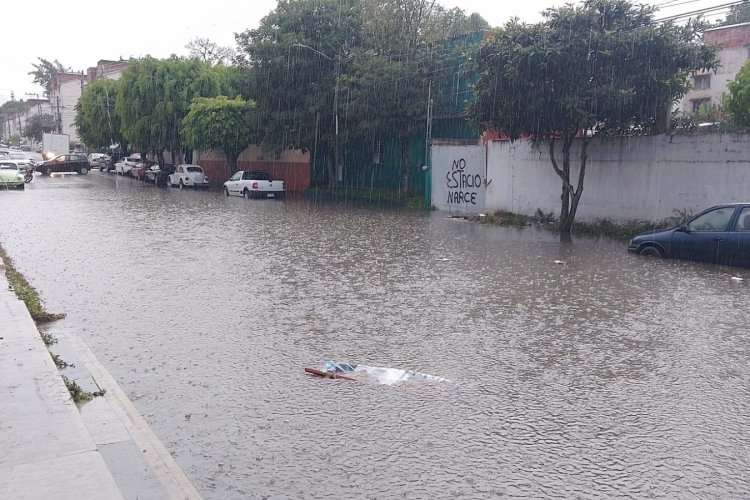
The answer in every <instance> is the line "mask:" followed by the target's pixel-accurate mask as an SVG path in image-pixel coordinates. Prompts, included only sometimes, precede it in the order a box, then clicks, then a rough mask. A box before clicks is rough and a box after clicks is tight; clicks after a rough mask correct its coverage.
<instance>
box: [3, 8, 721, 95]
mask: <svg viewBox="0 0 750 500" xmlns="http://www.w3.org/2000/svg"><path fill="white" fill-rule="evenodd" d="M729 1H731V0H645V1H644V2H643V3H647V4H651V5H657V6H660V8H661V9H662V11H661V12H663V13H664V15H665V16H666V15H671V14H679V13H684V12H690V11H694V10H697V9H701V8H706V7H710V6H715V5H721V4H726V3H728V2H729ZM438 3H440V4H442V5H443V6H444V7H446V8H453V7H459V8H461V9H463V10H464V11H465V12H466V13H467V14H469V13H472V12H477V13H479V14H480V15H481V16H482V17H484V18H485V19H486V20H487V21H488V22H489V23H490V25H492V26H502V25H503V24H505V22H507V21H508V20H509V19H510V18H512V17H518V18H519V19H520V20H521V21H524V22H537V21H540V20H541V19H542V17H541V14H540V13H541V12H542V11H543V10H544V9H546V8H549V7H559V6H561V5H563V4H565V3H566V2H565V1H564V0H563V1H560V0H524V1H521V2H518V3H516V2H504V1H501V0H438ZM574 3H575V2H574ZM275 7H276V0H244V1H243V0H212V1H210V2H189V1H188V2H173V1H163V0H162V1H159V0H151V1H147V0H129V1H128V2H106V1H104V2H102V1H101V0H69V1H68V2H59V1H52V0H37V1H35V2H33V4H26V3H25V2H19V1H10V2H4V5H3V8H2V14H0V16H2V20H3V23H2V25H3V27H2V31H1V32H2V37H1V38H0V39H2V50H0V103H2V102H5V101H7V100H9V99H10V94H11V91H13V93H14V95H15V98H16V99H17V100H18V99H28V98H34V97H36V96H37V95H38V96H40V97H41V94H42V92H43V89H42V88H41V87H39V86H38V85H35V84H33V83H32V82H31V80H32V77H31V76H30V75H29V74H28V73H29V72H30V71H32V70H33V69H34V68H33V66H32V64H33V63H36V62H38V59H37V58H38V57H42V58H44V59H48V60H50V61H54V60H55V59H57V60H59V61H60V62H61V63H62V64H63V65H65V66H68V67H70V68H72V69H73V70H74V71H84V72H85V71H86V69H87V68H88V67H91V66H95V65H96V62H97V61H99V60H100V59H110V60H112V59H114V60H117V59H120V58H124V59H128V58H131V57H142V56H145V55H151V56H154V57H159V58H161V57H169V56H170V55H171V54H177V55H187V52H188V51H187V49H185V44H187V42H188V41H189V40H190V39H192V38H195V37H201V38H208V39H210V40H211V41H213V42H215V43H218V44H219V45H225V46H231V47H234V46H235V43H234V33H236V32H242V31H244V30H246V29H252V28H255V27H257V26H258V24H259V23H260V20H261V19H262V18H263V17H264V16H265V15H267V14H268V13H269V12H270V11H272V10H273V9H274V8H275ZM657 17H662V16H661V14H660V15H659V16H657ZM718 17H722V18H723V15H719V16H715V17H714V18H713V19H716V18H718ZM34 94H36V95H34Z"/></svg>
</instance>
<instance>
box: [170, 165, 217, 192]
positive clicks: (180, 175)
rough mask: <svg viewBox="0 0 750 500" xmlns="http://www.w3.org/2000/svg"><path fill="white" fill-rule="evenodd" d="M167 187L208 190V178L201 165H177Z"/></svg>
mask: <svg viewBox="0 0 750 500" xmlns="http://www.w3.org/2000/svg"><path fill="white" fill-rule="evenodd" d="M167 186H168V187H174V186H178V187H179V188H180V189H182V188H187V187H195V188H208V177H206V174H205V173H204V172H203V168H201V166H200V165H191V164H182V165H177V168H176V169H175V171H174V173H172V174H169V176H168V177H167Z"/></svg>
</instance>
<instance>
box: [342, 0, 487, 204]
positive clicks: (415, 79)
mask: <svg viewBox="0 0 750 500" xmlns="http://www.w3.org/2000/svg"><path fill="white" fill-rule="evenodd" d="M362 24H363V28H362V29H363V37H362V38H363V41H362V44H361V46H360V47H359V48H358V50H357V51H356V52H355V55H354V58H353V64H352V66H353V70H352V76H351V78H350V79H349V81H348V87H349V88H350V93H351V96H352V97H351V98H350V107H351V108H352V112H350V115H351V114H354V115H357V116H363V117H366V119H364V120H358V121H357V120H356V119H355V122H354V126H356V127H358V128H359V132H360V134H361V135H362V136H371V137H372V136H376V137H383V138H389V139H393V140H395V141H396V142H397V144H398V150H399V156H400V163H401V172H400V188H401V191H402V192H403V193H406V192H409V191H410V190H411V189H412V181H411V179H410V164H411V144H412V141H413V139H414V137H415V136H419V135H420V134H424V127H425V117H426V116H427V105H428V100H429V98H430V97H432V98H433V99H434V100H436V101H440V98H439V97H438V95H437V93H438V92H439V90H440V88H439V87H438V86H433V85H431V82H433V81H434V80H435V79H436V78H439V77H440V76H441V75H440V72H441V71H445V68H449V67H450V66H451V64H452V60H453V59H454V57H455V56H456V54H455V53H454V51H453V50H450V48H449V47H448V46H447V45H446V44H445V42H446V40H447V39H450V38H452V37H454V36H456V35H459V34H462V33H466V31H468V30H469V29H470V28H472V27H474V24H479V25H482V26H489V25H488V24H487V23H486V21H484V20H483V19H482V18H481V16H478V15H473V17H466V15H465V13H464V11H463V10H461V9H451V10H445V9H443V8H442V7H440V6H438V5H436V4H435V2H434V1H432V0H388V1H382V0H363V23H362ZM385 96H387V98H384V97H385Z"/></svg>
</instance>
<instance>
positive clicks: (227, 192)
mask: <svg viewBox="0 0 750 500" xmlns="http://www.w3.org/2000/svg"><path fill="white" fill-rule="evenodd" d="M224 196H229V190H228V189H227V187H226V186H224Z"/></svg>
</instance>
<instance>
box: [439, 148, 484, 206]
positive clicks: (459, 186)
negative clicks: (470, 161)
mask: <svg viewBox="0 0 750 500" xmlns="http://www.w3.org/2000/svg"><path fill="white" fill-rule="evenodd" d="M445 179H446V181H447V182H446V186H447V187H448V204H449V205H451V204H456V203H462V204H463V203H466V204H471V205H476V204H477V199H478V197H479V190H480V189H481V188H482V176H481V175H479V174H472V173H466V160H465V159H463V158H461V159H458V160H453V164H452V165H451V169H450V170H449V171H448V172H447V173H446V174H445Z"/></svg>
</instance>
